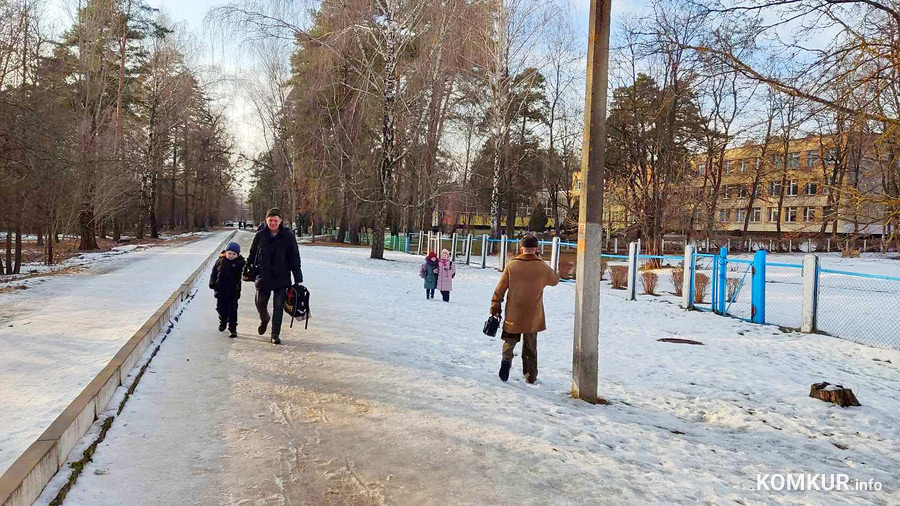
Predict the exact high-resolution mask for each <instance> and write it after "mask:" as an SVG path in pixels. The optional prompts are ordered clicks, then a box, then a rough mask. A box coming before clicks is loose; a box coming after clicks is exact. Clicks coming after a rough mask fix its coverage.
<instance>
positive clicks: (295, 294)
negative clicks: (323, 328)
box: [284, 285, 309, 329]
mask: <svg viewBox="0 0 900 506" xmlns="http://www.w3.org/2000/svg"><path fill="white" fill-rule="evenodd" d="M284 312H285V313H287V314H288V315H289V316H290V317H291V325H290V327H291V328H293V327H294V320H295V319H296V320H300V319H305V320H306V324H305V326H304V328H307V329H308V328H309V290H307V289H306V287H305V286H303V285H294V286H292V287H290V288H288V289H287V296H286V297H285V298H284Z"/></svg>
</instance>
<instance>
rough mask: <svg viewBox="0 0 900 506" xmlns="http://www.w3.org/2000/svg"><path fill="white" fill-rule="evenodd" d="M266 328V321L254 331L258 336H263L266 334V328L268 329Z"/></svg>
mask: <svg viewBox="0 0 900 506" xmlns="http://www.w3.org/2000/svg"><path fill="white" fill-rule="evenodd" d="M268 326H269V320H266V321H264V322H262V323H260V324H259V328H258V329H256V331H257V332H259V335H263V334H265V333H266V328H268Z"/></svg>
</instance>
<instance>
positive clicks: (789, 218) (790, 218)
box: [784, 207, 797, 223]
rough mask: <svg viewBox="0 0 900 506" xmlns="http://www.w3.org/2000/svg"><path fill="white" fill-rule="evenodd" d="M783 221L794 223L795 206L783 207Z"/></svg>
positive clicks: (795, 217)
mask: <svg viewBox="0 0 900 506" xmlns="http://www.w3.org/2000/svg"><path fill="white" fill-rule="evenodd" d="M784 221H785V223H796V222H797V208H796V207H786V208H785V213H784Z"/></svg>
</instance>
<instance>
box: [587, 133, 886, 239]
mask: <svg viewBox="0 0 900 506" xmlns="http://www.w3.org/2000/svg"><path fill="white" fill-rule="evenodd" d="M862 142H863V143H864V144H865V145H863V146H859V145H856V146H850V147H849V149H848V148H847V146H846V144H847V143H846V142H843V143H840V144H841V146H838V143H837V142H836V139H835V138H833V137H818V136H816V137H807V138H803V139H795V140H792V141H790V142H789V143H788V147H787V150H785V149H784V146H783V145H782V144H781V143H778V144H770V145H769V146H768V148H765V149H764V146H763V145H761V144H756V145H752V144H751V145H745V146H741V147H737V148H731V149H728V150H726V151H725V153H724V162H723V165H722V173H721V181H719V184H718V193H717V196H718V198H717V202H716V206H715V215H714V216H713V223H714V228H715V230H717V231H721V232H723V233H724V232H729V231H740V230H743V229H744V221H745V218H746V217H747V215H748V214H749V223H748V226H747V231H748V232H751V233H757V234H761V235H767V234H770V233H775V232H777V230H778V223H779V222H780V223H781V231H782V232H784V233H796V234H812V233H818V232H820V231H821V230H822V225H823V222H824V221H825V219H826V217H827V218H829V219H828V226H827V230H826V231H827V232H828V233H831V232H832V231H833V230H834V219H833V218H837V233H838V234H876V235H877V234H881V233H882V225H881V223H880V217H881V215H882V209H881V208H880V207H879V206H878V205H877V204H874V203H869V204H859V203H858V201H859V199H857V198H854V196H858V195H860V194H865V195H869V196H874V197H875V198H874V199H873V200H878V198H877V197H878V196H879V195H880V194H881V193H882V186H881V184H882V183H881V175H880V174H881V172H880V171H879V167H878V160H877V157H876V156H875V154H874V151H875V150H874V146H875V142H876V140H875V138H874V137H872V138H869V139H865V140H863V141H862ZM841 149H844V150H845V151H847V152H846V153H841V151H840V150H841ZM785 151H786V156H785ZM838 159H840V160H844V166H845V167H846V170H845V171H844V174H843V176H842V177H841V178H839V179H837V180H836V181H835V180H833V179H834V176H835V173H836V171H835V162H836V160H838ZM695 160H696V161H695V162H694V163H693V164H692V166H691V167H690V170H691V172H692V174H691V176H690V178H689V183H688V184H687V185H685V188H684V192H683V194H681V195H677V196H673V197H677V198H680V199H681V200H682V202H683V207H684V218H683V219H682V220H681V222H680V223H674V222H672V223H670V224H669V226H668V229H669V230H668V232H686V230H685V229H687V228H689V227H688V226H687V224H688V223H693V228H694V230H703V229H705V228H706V223H707V220H706V213H707V210H708V209H709V204H710V202H711V198H712V197H711V195H712V194H713V193H714V191H715V190H714V188H715V186H716V185H715V182H716V180H717V179H719V176H718V166H717V165H718V160H714V161H713V162H714V163H715V164H716V165H714V166H713V167H714V169H715V170H712V169H711V168H710V167H709V166H707V160H706V157H705V156H697V157H696V158H695ZM837 172H839V171H837ZM782 181H783V184H782ZM754 182H756V189H755V197H754V198H753V199H752V203H751V198H750V193H751V192H752V191H753V188H754ZM782 190H783V193H784V197H783V200H782V205H781V206H780V212H779V200H781V194H782ZM572 191H573V194H574V195H575V196H576V198H577V196H578V195H580V194H581V191H582V180H581V173H580V172H576V173H575V174H573V177H572ZM606 192H607V193H606V195H605V198H604V203H603V212H604V226H606V227H607V228H609V229H610V230H611V231H612V232H617V231H621V230H624V229H626V228H627V227H628V226H630V225H631V224H633V223H634V219H633V218H632V217H630V216H629V215H628V211H627V209H626V207H625V206H624V205H622V202H623V200H622V196H621V195H618V192H617V191H616V187H615V185H610V184H608V185H607V189H606ZM692 211H693V213H694V217H693V218H694V219H693V220H690V217H691V216H690V214H691V212H692ZM675 221H678V220H675Z"/></svg>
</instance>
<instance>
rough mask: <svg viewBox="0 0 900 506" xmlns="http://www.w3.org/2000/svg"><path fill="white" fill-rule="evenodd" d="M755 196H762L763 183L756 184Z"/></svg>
mask: <svg viewBox="0 0 900 506" xmlns="http://www.w3.org/2000/svg"><path fill="white" fill-rule="evenodd" d="M753 198H756V199H758V198H762V185H761V184H757V185H756V190H755V191H754V192H753Z"/></svg>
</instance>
